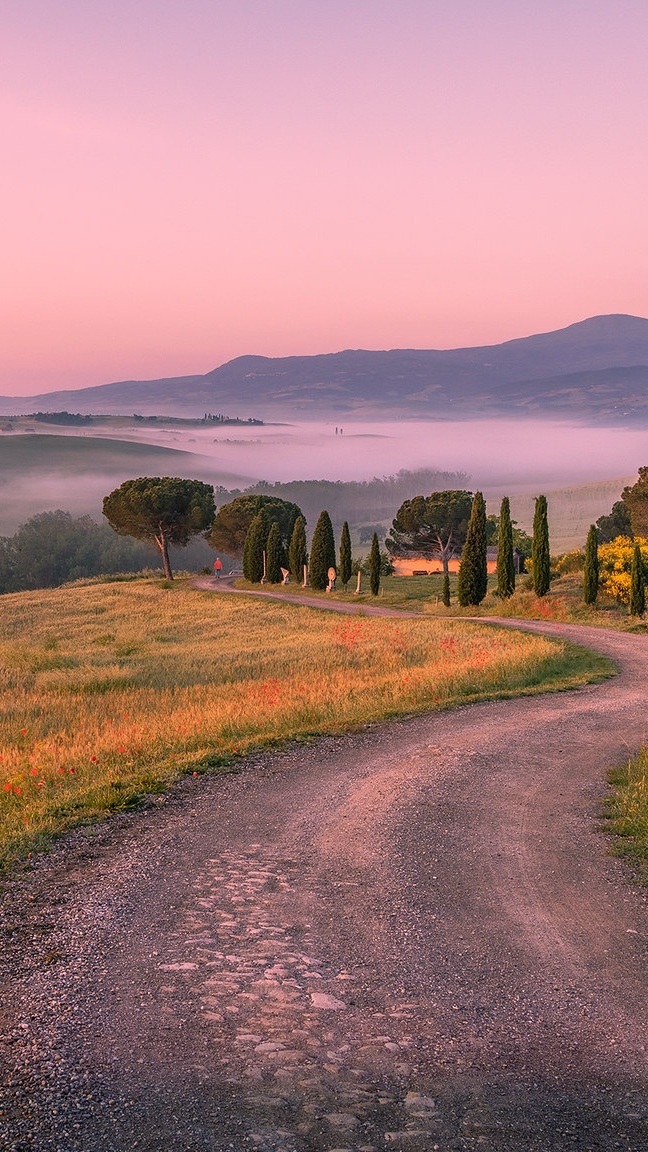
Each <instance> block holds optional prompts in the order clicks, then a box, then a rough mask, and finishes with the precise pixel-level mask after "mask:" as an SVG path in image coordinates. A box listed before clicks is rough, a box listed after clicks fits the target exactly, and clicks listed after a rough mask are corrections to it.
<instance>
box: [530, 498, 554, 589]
mask: <svg viewBox="0 0 648 1152" xmlns="http://www.w3.org/2000/svg"><path fill="white" fill-rule="evenodd" d="M531 563H532V565H533V572H532V577H533V591H534V592H535V594H536V596H546V594H547V592H548V591H549V584H550V572H551V558H550V555H549V525H548V523H547V497H546V496H538V498H537V500H536V502H535V514H534V517H533V548H532V550H531Z"/></svg>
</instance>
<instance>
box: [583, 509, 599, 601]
mask: <svg viewBox="0 0 648 1152" xmlns="http://www.w3.org/2000/svg"><path fill="white" fill-rule="evenodd" d="M598 586H599V559H598V532H597V530H596V525H595V524H590V530H589V532H588V533H587V544H586V545H585V571H584V573H583V600H584V601H585V603H586V604H595V603H596V597H597V596H598Z"/></svg>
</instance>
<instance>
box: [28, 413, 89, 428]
mask: <svg viewBox="0 0 648 1152" xmlns="http://www.w3.org/2000/svg"><path fill="white" fill-rule="evenodd" d="M26 418H27V419H28V420H38V422H39V424H69V425H78V424H94V417H92V416H82V415H81V414H80V412H29V413H28V414H27V417H26Z"/></svg>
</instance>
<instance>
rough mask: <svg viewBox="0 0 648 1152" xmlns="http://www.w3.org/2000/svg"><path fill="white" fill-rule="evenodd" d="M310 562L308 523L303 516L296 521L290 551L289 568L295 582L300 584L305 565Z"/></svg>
mask: <svg viewBox="0 0 648 1152" xmlns="http://www.w3.org/2000/svg"><path fill="white" fill-rule="evenodd" d="M307 562H308V548H307V546H306V521H305V520H304V517H303V516H298V517H297V519H296V520H295V526H294V528H293V530H292V536H291V537H290V547H289V549H288V567H289V568H290V571H291V573H292V577H293V580H297V581H298V582H299V581H300V580H301V579H302V577H303V575H304V564H306V563H307Z"/></svg>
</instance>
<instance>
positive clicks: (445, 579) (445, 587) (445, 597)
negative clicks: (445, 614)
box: [441, 572, 450, 608]
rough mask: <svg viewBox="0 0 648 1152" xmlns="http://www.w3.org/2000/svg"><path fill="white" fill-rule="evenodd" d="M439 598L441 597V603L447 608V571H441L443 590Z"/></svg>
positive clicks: (448, 593)
mask: <svg viewBox="0 0 648 1152" xmlns="http://www.w3.org/2000/svg"><path fill="white" fill-rule="evenodd" d="M441 599H442V601H443V603H444V604H445V606H446V608H449V607H450V573H449V572H444V573H443V592H442V593H441Z"/></svg>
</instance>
